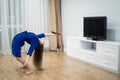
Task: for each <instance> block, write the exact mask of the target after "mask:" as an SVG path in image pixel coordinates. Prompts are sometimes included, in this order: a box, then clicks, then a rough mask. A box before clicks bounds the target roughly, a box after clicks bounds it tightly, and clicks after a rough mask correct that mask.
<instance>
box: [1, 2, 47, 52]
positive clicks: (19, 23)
mask: <svg viewBox="0 0 120 80" xmlns="http://www.w3.org/2000/svg"><path fill="white" fill-rule="evenodd" d="M23 30H28V31H32V32H34V33H36V34H37V33H41V32H48V30H49V29H48V1H47V0H0V53H3V54H11V42H12V38H13V36H14V35H15V34H17V33H19V32H21V31H23ZM22 50H25V49H24V48H23V49H22Z"/></svg>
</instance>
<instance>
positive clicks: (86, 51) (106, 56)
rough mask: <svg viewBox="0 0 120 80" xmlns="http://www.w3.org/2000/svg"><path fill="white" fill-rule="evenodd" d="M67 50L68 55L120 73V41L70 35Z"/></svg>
mask: <svg viewBox="0 0 120 80" xmlns="http://www.w3.org/2000/svg"><path fill="white" fill-rule="evenodd" d="M66 51H67V55H68V56H71V57H74V58H77V59H79V60H82V61H85V62H87V63H90V64H93V65H95V66H98V67H101V68H103V69H106V70H109V71H112V72H115V73H120V42H115V41H95V40H90V39H86V38H79V37H68V38H67V49H66Z"/></svg>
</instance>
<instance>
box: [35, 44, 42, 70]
mask: <svg viewBox="0 0 120 80" xmlns="http://www.w3.org/2000/svg"><path fill="white" fill-rule="evenodd" d="M42 57H43V45H38V46H37V47H36V49H35V52H34V55H33V64H34V66H35V67H36V69H39V70H40V69H41V67H42Z"/></svg>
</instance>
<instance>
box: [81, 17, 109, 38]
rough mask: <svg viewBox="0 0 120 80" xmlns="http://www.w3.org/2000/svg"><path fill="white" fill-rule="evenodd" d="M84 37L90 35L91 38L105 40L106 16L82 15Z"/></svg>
mask: <svg viewBox="0 0 120 80" xmlns="http://www.w3.org/2000/svg"><path fill="white" fill-rule="evenodd" d="M83 25H84V28H83V29H84V37H90V38H92V39H93V40H105V39H106V33H107V32H106V31H107V18H106V17H105V16H102V17H84V18H83Z"/></svg>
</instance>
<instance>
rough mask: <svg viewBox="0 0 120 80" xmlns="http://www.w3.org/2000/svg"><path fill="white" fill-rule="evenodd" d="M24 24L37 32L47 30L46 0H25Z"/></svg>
mask: <svg viewBox="0 0 120 80" xmlns="http://www.w3.org/2000/svg"><path fill="white" fill-rule="evenodd" d="M25 26H26V28H27V29H28V30H29V31H32V32H35V33H37V34H39V33H41V32H48V30H49V29H48V0H25Z"/></svg>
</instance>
